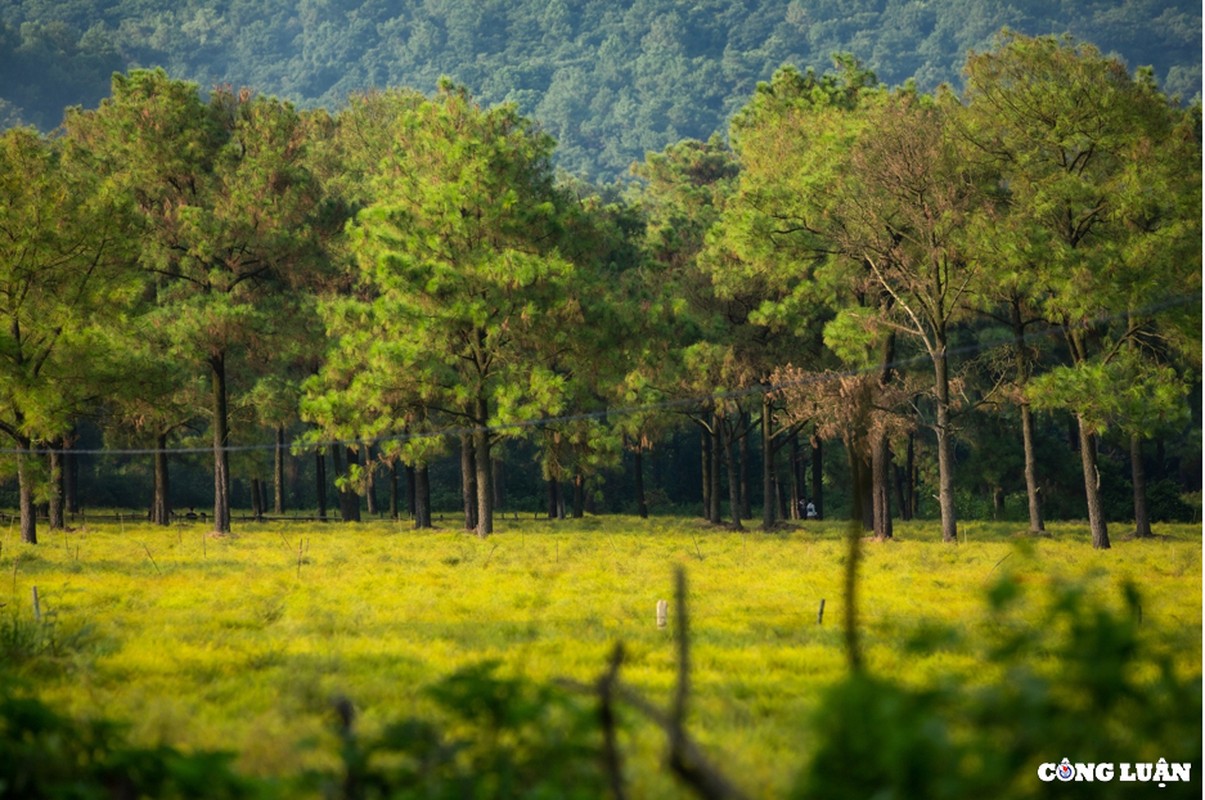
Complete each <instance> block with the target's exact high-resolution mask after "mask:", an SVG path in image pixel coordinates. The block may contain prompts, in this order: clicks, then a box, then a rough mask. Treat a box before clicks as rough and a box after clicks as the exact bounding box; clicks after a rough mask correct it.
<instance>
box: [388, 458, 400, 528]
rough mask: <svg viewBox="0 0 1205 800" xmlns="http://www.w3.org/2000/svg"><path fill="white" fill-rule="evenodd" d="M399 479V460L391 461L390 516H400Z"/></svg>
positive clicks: (395, 517)
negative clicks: (398, 500)
mask: <svg viewBox="0 0 1205 800" xmlns="http://www.w3.org/2000/svg"><path fill="white" fill-rule="evenodd" d="M397 495H398V480H397V462H396V461H390V462H389V518H390V519H394V520H395V519H397V518H398V502H397Z"/></svg>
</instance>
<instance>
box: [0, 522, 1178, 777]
mask: <svg viewBox="0 0 1205 800" xmlns="http://www.w3.org/2000/svg"><path fill="white" fill-rule="evenodd" d="M438 525H440V526H442V527H439V528H437V529H435V530H431V531H422V532H419V531H414V530H413V529H411V528H410V526H409V523H404V522H403V523H390V522H367V523H363V524H359V525H343V524H336V523H331V524H325V525H323V524H314V523H301V522H292V523H286V522H280V523H259V524H256V523H251V522H246V523H241V524H236V530H235V534H234V535H232V536H228V537H222V538H215V537H213V536H212V535H209V534H208V533H207V529H206V528H205V526H204V525H202V524H200V523H193V524H187V525H181V526H173V527H170V528H160V527H153V526H149V525H145V524H131V523H129V522H126V523H121V524H119V523H117V522H113V523H100V524H98V523H96V522H92V521H89V523H88V524H87V525H86V526H82V527H77V529H75V530H71V531H68V532H66V533H63V532H51V531H46V530H45V529H43V530H42V531H41V542H40V543H39V544H37V545H25V544H22V543H21V542H20V541H19V537H18V535H17V531H16V529H15V527H10V528H9V529H8V530H7V532H5V531H3V530H0V543H2V549H0V570H2V571H0V600H3V601H4V603H5V608H3V609H2V610H0V611H3V613H6V614H11V615H14V616H16V617H26V616H32V614H33V589H34V587H35V586H36V587H37V592H38V598H39V606H40V611H41V614H42V617H43V620H44V624H47V625H52V626H53V630H54V637H56V639H57V640H58V642H59V644H58V645H57V646H56V647H55V648H52V650H51V651H50V652H48V653H46V654H43V655H42V656H41V657H39V658H37V659H33V660H30V661H28V662H27V663H24V664H20V665H17V670H18V671H20V672H24V673H26V677H27V678H29V679H30V681H31V682H33V683H34V685H36V686H37V687H38V688H37V691H38V692H39V694H40V696H41V697H42V698H43V699H44V700H46V701H47V702H49V703H50V704H51V705H52V706H53V707H55V708H58V709H60V710H62V711H65V712H67V713H69V714H72V715H75V716H78V717H89V716H103V717H107V718H112V719H117V720H121V721H123V722H125V723H127V724H128V725H129V726H130V735H131V737H132V738H133V740H134V741H135V742H138V743H145V744H148V745H153V744H159V743H165V744H170V745H174V746H177V747H181V748H184V749H186V750H187V749H192V748H204V749H222V750H231V751H234V752H236V753H237V754H238V755H237V759H236V761H235V764H236V767H237V768H238V769H239V770H240V771H242V772H244V773H246V774H249V775H255V776H267V777H272V776H287V775H292V774H296V773H297V772H298V771H300V770H302V769H305V768H309V767H316V768H334V759H335V753H336V752H337V748H336V747H334V746H333V744H332V742H333V737H334V734H333V732H332V724H331V723H332V713H331V702H332V699H333V698H335V697H339V696H343V697H346V698H350V699H351V700H352V701H353V703H354V704H355V706H356V708H357V710H358V712H359V717H358V722H357V724H358V725H359V726H360V728H361V729H362V730H366V731H371V730H373V729H374V728H375V729H379V728H380V727H381V726H383V725H384V724H385V723H387V722H389V721H390V720H394V719H398V718H401V717H403V716H409V715H415V714H419V715H421V714H424V713H427V712H428V711H429V710H430V706H431V701H430V700H429V698H428V696H427V695H426V694H425V693H424V691H423V690H424V687H427V686H429V685H431V684H432V683H434V682H435V681H436V680H438V679H439V678H441V677H443V676H446V675H447V674H449V673H450V672H452V671H453V670H455V669H457V668H460V667H463V666H466V665H469V664H473V663H476V662H480V661H483V660H487V659H497V660H499V661H500V662H501V664H502V666H501V668H500V669H501V670H502V671H503V672H505V673H507V674H511V675H518V676H523V677H527V678H530V679H533V680H535V681H540V682H547V681H551V680H555V679H561V678H564V679H572V680H574V681H579V682H591V681H594V680H595V679H596V678H597V677H598V675H599V674H600V673H601V672H602V671H603V669H604V668H605V665H606V662H607V656H608V653H609V651H610V649H611V648H612V646H613V645H614V643H615V642H617V641H623V642H624V644H625V647H626V653H627V657H626V660H625V662H624V665H623V668H622V672H621V678H622V679H623V680H624V681H626V682H627V683H628V684H630V685H631V686H634V687H635V688H637V689H639V690H640V691H642V692H643V693H644V694H645V695H646V696H647V697H648V698H649V699H651V700H653V701H654V702H656V703H658V704H659V705H661V706H663V707H664V706H666V705H667V704H668V703H669V699H670V697H671V694H672V687H673V685H674V680H675V663H676V662H675V650H674V639H673V630H672V629H673V624H672V613H671V624H670V626H669V628H668V629H666V630H659V629H658V628H657V626H656V623H655V614H654V612H655V606H656V602H657V600H659V599H666V600H671V602H672V598H673V574H674V570H675V568H676V566H677V565H682V566H684V567H685V570H686V575H687V579H688V584H689V609H690V612H691V629H692V630H691V633H692V643H693V644H692V658H693V665H692V666H693V673H692V692H693V694H692V698H691V712H690V728H691V730H692V732H693V733H694V734H695V735H696V736H697V738H698V739H699V740H700V741H701V743H702V744H703V746H704V747H705V749H706V750H707V751H708V752H709V753H710V754H712V755H713V756H714V757H715V759H716V761H717V762H718V763H720V764H722V765H723V767H724V769H725V770H726V771H727V772H728V773H729V774H730V775H732V776H733V777H734V778H735V779H737V780H738V782H739V783H740V784H741V785H742V786H743V787H745V788H746V789H747V790H748V791H750V792H751V793H752V794H753V795H754V796H758V797H769V796H775V795H776V794H780V793H781V792H782V791H784V790H785V787H786V786H787V785H788V784H789V781H790V780H791V779H792V778H793V777H794V775H795V774H796V772H797V771H798V768H799V767H800V766H801V765H802V764H803V763H804V762H805V760H806V758H807V754H808V752H809V749H810V748H811V747H812V746H813V745H814V742H813V741H812V739H811V738H810V736H809V730H808V719H809V714H810V713H811V712H812V711H813V709H814V708H815V706H816V704H817V701H818V696H819V693H820V692H821V690H822V689H823V688H824V687H826V686H828V685H830V684H831V683H833V682H834V680H836V679H837V678H838V677H840V676H841V675H842V674H843V672H844V670H845V669H846V657H845V650H844V640H843V635H842V621H843V615H844V613H845V605H844V601H843V596H842V582H843V569H844V563H845V559H846V544H845V541H844V538H843V537H844V535H845V530H846V527H845V524H844V523H841V522H822V523H806V524H805V523H800V524H797V525H795V526H794V527H791V528H788V529H784V530H782V531H779V532H775V533H772V534H764V533H761V532H758V531H756V530H753V529H751V530H749V531H747V532H745V533H738V532H732V531H728V530H722V529H717V528H713V527H709V526H707V525H705V524H703V523H701V522H698V521H694V520H686V519H668V518H660V519H651V520H641V519H637V518H632V517H599V518H587V519H584V520H566V521H560V522H553V521H548V520H533V519H523V520H514V519H500V520H499V521H498V522H497V532H496V533H495V534H494V535H493V536H491V537H490V538H488V539H485V540H480V539H477V538H476V537H474V536H472V535H470V534H467V533H465V532H463V531H461V530H459V529H458V527H457V525H456V523H455V521H453V520H445V521H442V522H439V523H438ZM1018 527H1019V526H1018V525H1016V524H1006V523H979V522H963V523H962V524H961V530H960V534H961V541H960V543H959V544H957V545H950V544H943V543H942V542H941V541H940V537H939V529H938V526H937V524H936V523H934V522H913V523H901V524H898V525H897V530H896V536H897V538H896V540H895V541H891V542H874V541H865V542H864V543H863V546H862V561H861V566H860V570H859V587H858V591H859V601H858V602H859V609H858V620H859V629H860V631H861V635H862V641H863V646H864V651H865V660H866V665H867V667H868V668H869V670H870V671H871V672H872V673H874V674H876V675H882V676H886V677H891V678H893V679H897V680H900V681H902V682H904V683H905V685H915V686H924V685H927V684H929V683H931V682H933V681H936V680H940V679H942V678H943V677H958V678H960V679H962V680H965V681H967V682H969V683H990V682H991V681H992V680H993V678H994V677H997V675H998V671H997V666H996V665H994V664H992V663H990V662H987V661H985V660H984V658H983V655H982V654H983V648H982V647H981V646H979V642H980V641H981V640H982V639H983V638H984V637H987V636H989V635H990V634H992V632H993V629H994V627H997V626H999V625H1000V624H1001V622H1000V620H999V619H998V618H995V617H993V616H992V615H991V614H990V613H989V611H988V605H987V601H986V600H985V593H986V592H987V590H988V588H989V587H991V586H993V585H995V584H997V583H998V582H1000V581H1001V580H1009V581H1013V582H1015V583H1016V584H1017V585H1018V586H1020V587H1022V588H1023V589H1024V590H1025V591H1024V595H1023V596H1024V600H1023V601H1022V602H1021V603H1020V605H1019V606H1018V609H1019V610H1017V609H1014V610H1013V613H1012V616H1011V617H1010V619H1011V620H1012V622H1011V624H1014V625H1016V624H1019V625H1024V624H1026V620H1027V619H1032V620H1034V624H1037V622H1036V621H1037V620H1039V619H1041V618H1042V617H1041V609H1042V607H1043V603H1046V602H1048V597H1049V596H1050V592H1049V589H1050V588H1051V587H1054V586H1058V585H1063V584H1069V583H1075V584H1082V585H1083V587H1084V589H1085V591H1086V592H1087V593H1088V594H1089V595H1090V596H1091V597H1092V598H1093V599H1094V600H1095V601H1098V602H1100V603H1102V604H1103V605H1105V606H1107V607H1111V608H1117V609H1120V608H1122V605H1123V602H1122V597H1123V592H1122V590H1121V587H1122V586H1123V584H1125V583H1126V582H1127V581H1128V582H1132V583H1134V584H1135V585H1137V587H1138V588H1139V590H1140V592H1141V596H1142V606H1141V613H1142V623H1141V628H1140V630H1141V632H1142V636H1144V637H1145V640H1146V641H1149V642H1150V643H1151V644H1152V645H1153V646H1155V647H1156V648H1157V649H1158V650H1159V651H1160V652H1167V653H1171V654H1172V656H1173V657H1174V659H1175V664H1176V669H1177V670H1178V671H1179V672H1180V673H1181V674H1182V675H1185V676H1192V675H1199V674H1200V670H1201V611H1202V595H1201V576H1202V570H1201V552H1202V549H1201V545H1202V542H1201V530H1200V527H1199V526H1195V525H1165V526H1159V529H1158V532H1159V533H1160V534H1161V536H1160V537H1159V538H1157V539H1155V540H1150V541H1132V540H1124V539H1122V538H1121V534H1122V533H1123V531H1122V530H1121V527H1120V526H1114V529H1113V536H1114V546H1113V548H1112V549H1111V550H1108V551H1094V550H1093V549H1092V548H1091V546H1090V544H1089V542H1088V535H1087V531H1086V527H1085V526H1082V525H1081V526H1077V525H1073V524H1065V525H1058V524H1056V525H1054V526H1052V535H1051V536H1050V537H1048V538H1032V537H1021V536H1018V535H1016V531H1017V528H1018ZM821 600H824V601H825V608H824V616H823V620H822V621H819V622H818V619H817V612H818V607H819V605H820V602H821ZM935 631H936V632H938V633H936V634H935V633H934V632H935ZM917 642H928V644H924V645H922V646H917ZM909 643H911V646H909ZM626 719H627V721H626V724H625V734H624V737H623V739H622V741H621V745H622V746H623V748H624V754H625V757H626V758H627V762H626V764H627V766H626V769H627V772H628V775H629V779H630V780H631V781H632V783H633V785H634V786H636V787H638V791H636V792H635V794H636V795H637V796H642V797H657V796H679V790H678V789H677V788H676V787H675V786H674V784H673V781H672V779H671V778H670V777H668V776H667V775H666V774H665V773H664V771H663V770H661V769H660V768H659V758H660V755H661V752H662V735H661V733H660V732H659V731H658V730H657V729H656V728H655V727H654V726H653V725H652V724H651V723H647V722H645V721H644V720H642V719H641V718H640V717H638V716H637V715H635V714H633V715H631V716H630V717H627V718H626ZM1052 755H1059V754H1052Z"/></svg>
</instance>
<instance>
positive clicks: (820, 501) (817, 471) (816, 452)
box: [811, 435, 824, 519]
mask: <svg viewBox="0 0 1205 800" xmlns="http://www.w3.org/2000/svg"><path fill="white" fill-rule="evenodd" d="M811 444H812V505H813V506H815V508H816V519H824V443H823V442H821V441H820V437H819V436H816V435H813V436H812V439H811Z"/></svg>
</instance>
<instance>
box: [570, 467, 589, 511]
mask: <svg viewBox="0 0 1205 800" xmlns="http://www.w3.org/2000/svg"><path fill="white" fill-rule="evenodd" d="M584 516H586V479H585V477H583V476H582V474H581V473H580V472H579V473H578V474H576V475H574V476H573V518H574V519H581V518H582V517H584Z"/></svg>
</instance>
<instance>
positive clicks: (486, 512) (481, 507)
mask: <svg viewBox="0 0 1205 800" xmlns="http://www.w3.org/2000/svg"><path fill="white" fill-rule="evenodd" d="M474 414H475V416H476V418H477V425H476V427H474V428H473V452H474V453H475V454H476V458H477V461H476V467H477V474H476V476H475V479H476V484H477V535H478V536H480V537H481V538H482V539H484V538H485V537H487V536H489V535H490V534H491V533H493V532H494V488H493V481H492V480H491V479H490V473H491V471H492V470H491V469H490V468H491V466H492V465H493V462H492V461H491V459H490V432H489V430H488V429H487V428H486V427H485V424H486V422H487V421H488V420H489V406H488V403H487V401H486V399H485V398H484V397H480V396H479V397H478V398H477V403H476V408H475V409H474Z"/></svg>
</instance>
